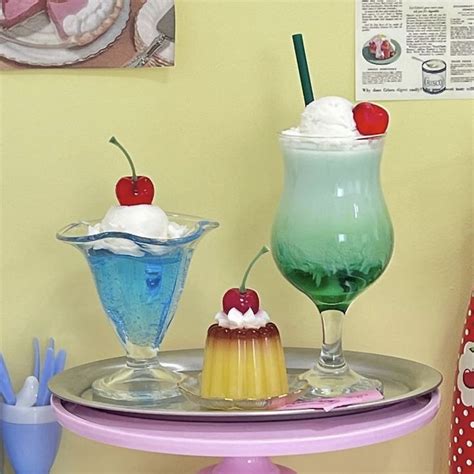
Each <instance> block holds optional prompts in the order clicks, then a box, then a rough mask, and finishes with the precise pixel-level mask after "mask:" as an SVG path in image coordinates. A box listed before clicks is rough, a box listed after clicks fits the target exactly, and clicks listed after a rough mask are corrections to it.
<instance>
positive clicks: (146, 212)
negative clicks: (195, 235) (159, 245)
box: [89, 204, 189, 256]
mask: <svg viewBox="0 0 474 474" xmlns="http://www.w3.org/2000/svg"><path fill="white" fill-rule="evenodd" d="M188 230H189V229H188V228H187V227H186V226H184V225H180V224H178V223H176V222H170V221H169V219H168V216H167V215H166V213H165V212H164V211H163V210H162V209H161V208H160V207H158V206H153V205H150V204H139V205H137V206H112V207H111V208H110V209H109V210H108V211H107V213H106V214H105V216H104V218H103V219H102V221H101V222H99V223H98V224H95V225H93V226H89V235H95V234H100V233H102V232H126V233H128V234H133V235H136V236H138V237H146V238H149V239H176V238H178V237H182V236H184V235H185V234H186V233H187V232H188ZM92 248H94V249H95V250H100V249H105V250H110V251H111V252H114V253H119V254H125V255H133V256H141V255H144V252H143V250H142V249H140V247H139V246H138V245H137V244H136V243H135V242H133V241H131V240H128V239H120V238H108V239H101V240H97V241H95V242H94V243H93V244H92Z"/></svg>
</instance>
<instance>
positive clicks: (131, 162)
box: [109, 137, 137, 181]
mask: <svg viewBox="0 0 474 474" xmlns="http://www.w3.org/2000/svg"><path fill="white" fill-rule="evenodd" d="M109 143H112V145H115V146H116V147H118V148H120V150H122V153H123V154H124V155H125V158H127V161H128V163H129V164H130V168H132V181H136V180H137V173H136V171H135V165H134V164H133V161H132V158H131V157H130V155H129V154H128V151H127V150H126V149H125V148H124V147H123V146H122V144H121V143H120V142H119V141H118V140H117V139H116V138H115V137H112V138H111V139H110V140H109Z"/></svg>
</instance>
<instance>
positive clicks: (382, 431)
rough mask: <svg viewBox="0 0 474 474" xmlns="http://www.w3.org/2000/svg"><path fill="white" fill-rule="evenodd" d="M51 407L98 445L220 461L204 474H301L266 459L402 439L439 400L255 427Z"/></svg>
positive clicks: (55, 401)
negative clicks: (215, 458) (214, 457)
mask: <svg viewBox="0 0 474 474" xmlns="http://www.w3.org/2000/svg"><path fill="white" fill-rule="evenodd" d="M51 403H52V406H53V409H54V410H55V413H56V416H57V418H58V421H59V423H60V424H61V425H63V426H64V427H65V428H66V429H68V430H70V431H72V432H74V433H76V434H78V435H79V436H84V437H85V438H88V439H92V440H95V441H98V442H99V443H106V444H110V445H112V446H119V447H121V448H128V449H138V450H141V451H148V452H154V453H166V454H180V455H186V456H216V457H220V458H223V460H222V461H221V462H220V463H219V464H217V465H215V466H211V467H208V468H206V469H204V470H201V471H200V473H199V474H296V473H295V472H294V471H292V470H291V469H288V468H285V467H282V466H277V465H276V464H273V463H272V461H271V460H270V459H269V456H291V455H298V454H310V453H311V454H314V453H327V452H330V451H339V450H341V449H351V448H357V447H359V446H368V445H371V444H375V443H381V442H382V441H388V440H391V439H395V438H398V437H400V436H404V435H406V434H408V433H411V432H413V431H415V430H417V429H420V428H421V427H423V426H425V425H426V424H428V423H429V422H430V421H431V420H432V419H433V418H434V417H435V415H436V413H437V412H438V409H439V406H440V397H439V393H438V392H437V391H435V392H433V393H430V394H427V395H424V396H421V397H418V398H415V399H412V400H407V401H405V402H401V403H397V404H394V405H391V406H388V407H386V408H381V409H378V410H373V411H369V412H366V413H355V414H352V415H344V416H334V417H327V418H317V419H308V420H286V421H268V422H254V423H250V422H234V423H208V422H192V421H166V420H155V419H146V418H138V417H137V418H135V417H133V416H122V415H120V414H118V413H109V412H104V411H100V410H94V409H92V408H87V407H84V406H80V405H75V404H73V403H69V402H62V401H61V400H59V399H58V398H56V397H53V398H52V402H51ZM157 472H159V470H158V471H157ZM316 472H317V471H315V474H316Z"/></svg>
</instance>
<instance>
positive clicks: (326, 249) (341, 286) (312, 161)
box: [272, 132, 393, 398]
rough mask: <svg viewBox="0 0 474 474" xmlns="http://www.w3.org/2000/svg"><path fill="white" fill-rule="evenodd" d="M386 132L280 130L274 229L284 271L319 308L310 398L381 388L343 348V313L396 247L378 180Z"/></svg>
mask: <svg viewBox="0 0 474 474" xmlns="http://www.w3.org/2000/svg"><path fill="white" fill-rule="evenodd" d="M383 143H384V135H376V136H361V137H349V138H340V137H338V138H321V137H319V138H318V137H314V136H303V135H295V134H293V135H292V134H291V133H288V132H286V133H285V132H284V133H282V134H280V144H281V147H282V151H283V157H284V163H285V184H284V190H283V195H282V197H281V201H280V205H279V208H278V211H277V214H276V217H275V220H274V224H273V230H272V253H273V257H274V260H275V262H276V264H277V266H278V268H279V270H280V272H281V273H282V274H283V276H284V277H285V278H286V279H287V280H288V281H289V282H290V283H291V284H292V285H294V286H295V287H296V288H297V289H299V290H300V291H302V292H303V293H304V294H305V295H306V296H308V297H309V298H310V299H311V300H312V301H313V302H314V304H315V305H316V306H317V308H318V309H319V312H320V314H321V319H322V325H323V343H322V347H321V352H320V356H319V360H317V361H316V362H315V364H314V366H313V367H312V368H311V369H310V370H308V371H307V372H305V373H303V374H302V375H301V376H300V377H301V378H303V379H305V380H307V381H308V382H309V384H310V386H311V388H310V390H309V391H308V392H307V395H306V398H314V397H321V396H322V397H336V396H340V395H344V394H348V393H354V392H359V391H365V390H370V389H377V390H379V391H382V389H383V387H382V384H381V382H380V381H378V380H374V379H369V378H366V377H364V376H362V375H360V374H358V373H356V372H354V371H353V370H352V369H351V368H350V367H349V366H348V365H347V363H346V361H345V359H344V353H343V349H342V328H343V321H344V316H345V314H346V312H347V310H348V308H349V306H350V304H351V303H352V301H353V300H354V299H355V298H356V297H357V296H358V295H359V294H360V293H361V292H362V291H364V290H365V289H366V288H367V287H368V286H369V285H371V284H372V283H373V282H374V281H375V280H377V279H378V278H379V277H380V275H381V274H382V273H383V271H384V270H385V268H386V267H387V265H388V263H389V260H390V258H391V255H392V250H393V229H392V224H391V222H390V216H389V214H388V211H387V208H386V205H385V201H384V197H383V194H382V189H381V185H380V175H379V170H380V161H381V157H382V151H383Z"/></svg>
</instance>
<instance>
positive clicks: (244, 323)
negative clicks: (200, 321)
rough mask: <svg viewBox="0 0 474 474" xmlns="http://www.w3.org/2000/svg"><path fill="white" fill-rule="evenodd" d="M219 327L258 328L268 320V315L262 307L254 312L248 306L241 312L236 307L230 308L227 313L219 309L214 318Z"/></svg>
mask: <svg viewBox="0 0 474 474" xmlns="http://www.w3.org/2000/svg"><path fill="white" fill-rule="evenodd" d="M214 319H215V320H216V322H217V324H219V326H220V327H223V328H227V329H259V328H262V327H263V326H265V325H266V324H267V323H269V322H270V316H268V313H267V312H266V311H264V310H262V309H260V310H258V311H257V312H256V313H254V312H253V311H252V308H249V309H248V310H247V311H246V312H245V313H241V312H240V311H239V310H238V309H237V308H232V309H231V310H230V311H229V313H228V314H226V313H224V311H219V312H218V313H217V314H216V317H215V318H214Z"/></svg>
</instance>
